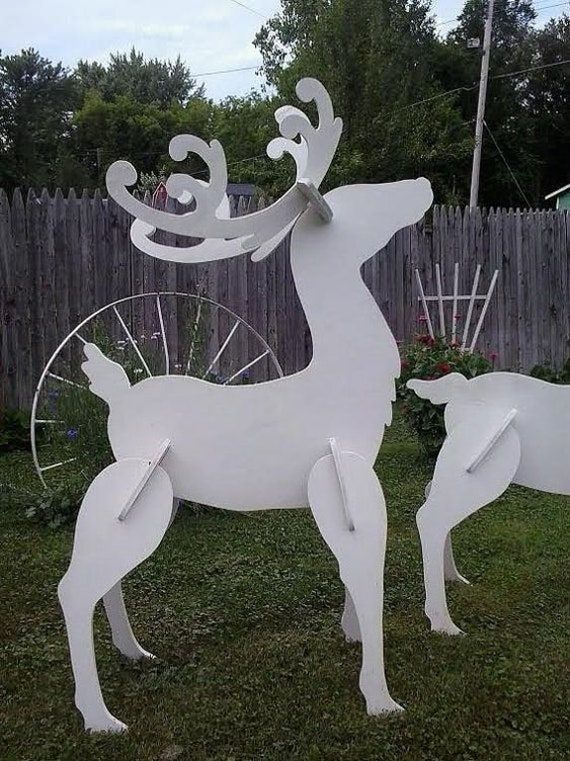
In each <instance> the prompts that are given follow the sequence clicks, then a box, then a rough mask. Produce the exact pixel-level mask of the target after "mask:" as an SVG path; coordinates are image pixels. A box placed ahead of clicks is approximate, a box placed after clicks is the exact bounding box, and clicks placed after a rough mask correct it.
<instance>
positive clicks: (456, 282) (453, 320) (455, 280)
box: [451, 262, 459, 344]
mask: <svg viewBox="0 0 570 761" xmlns="http://www.w3.org/2000/svg"><path fill="white" fill-rule="evenodd" d="M458 290H459V262H455V269H454V272H453V314H452V317H451V343H452V344H454V343H455V336H456V335H457V317H458V314H457V291H458Z"/></svg>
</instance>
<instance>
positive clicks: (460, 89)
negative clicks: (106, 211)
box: [397, 58, 570, 111]
mask: <svg viewBox="0 0 570 761" xmlns="http://www.w3.org/2000/svg"><path fill="white" fill-rule="evenodd" d="M567 63H570V58H568V59H566V60H564V61H555V62H554V63H543V64H541V65H540V66H531V67H530V68H528V69H520V70H519V71H508V72H505V73H504V74H494V75H493V76H492V77H489V79H508V78H509V77H516V76H519V75H520V74H526V73H528V72H529V71H540V70H541V69H549V68H551V67H553V66H563V65H564V64H567ZM478 84H479V82H474V83H473V84H472V85H463V86H462V87H454V88H453V90H446V92H440V93H438V94H437V95H433V96H432V97H431V98H424V99H423V100H417V101H415V102H414V103H408V105H407V106H402V108H399V109H397V110H398V111H403V110H405V109H406V108H412V106H421V105H422V104H423V103H429V102H430V101H432V100H438V99H439V98H445V97H446V96H447V95H454V94H455V93H457V92H469V91H470V90H474V89H475V88H476V87H477V85H478Z"/></svg>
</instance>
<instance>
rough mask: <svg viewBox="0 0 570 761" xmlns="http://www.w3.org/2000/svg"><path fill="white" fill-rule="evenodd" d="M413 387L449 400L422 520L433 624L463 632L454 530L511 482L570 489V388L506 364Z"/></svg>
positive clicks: (566, 491)
mask: <svg viewBox="0 0 570 761" xmlns="http://www.w3.org/2000/svg"><path fill="white" fill-rule="evenodd" d="M408 387H409V388H411V389H412V390H413V391H415V393H416V394H417V395H418V396H420V397H421V398H422V399H429V400H430V401H432V402H433V403H434V404H446V405H447V406H446V408H445V428H446V431H447V438H446V439H445V441H444V443H443V446H442V448H441V451H440V453H439V455H438V458H437V462H436V466H435V470H434V474H433V480H432V482H431V486H430V487H429V488H428V489H426V501H425V503H424V504H423V505H422V507H420V509H419V510H418V513H417V516H416V521H417V525H418V530H419V533H420V540H421V544H422V556H423V566H424V585H425V592H426V602H425V612H426V615H427V616H428V618H429V619H430V622H431V628H432V629H433V630H434V631H439V632H444V633H446V634H460V633H461V630H460V629H459V628H458V627H457V626H456V625H455V624H454V623H453V621H452V619H451V616H450V615H449V610H448V608H447V599H446V595H445V581H446V579H448V580H450V581H463V582H465V579H464V578H463V576H461V575H460V574H459V573H458V572H457V569H456V567H455V562H454V559H453V552H452V548H451V534H450V532H451V530H452V529H453V528H454V527H455V526H457V525H458V524H459V523H461V521H462V520H464V519H465V518H467V516H469V515H473V513H475V512H476V511H477V510H479V509H480V508H481V507H483V506H485V505H488V504H489V503H490V502H492V501H493V500H495V499H497V497H500V495H501V494H502V493H503V492H504V491H505V490H506V488H507V487H508V486H509V484H511V483H514V484H520V485H521V486H528V487H530V488H531V489H539V490H540V491H545V492H551V493H554V494H568V495H570V470H569V468H568V456H567V451H568V450H567V439H568V431H569V430H570V388H569V387H568V386H561V385H556V384H553V383H546V382H545V381H543V380H539V379H538V378H531V377H530V376H528V375H518V374H517V373H502V372H497V373H488V374H487V375H481V376H479V377H477V378H472V379H471V380H467V379H466V378H464V377H463V376H462V375H459V373H451V374H449V375H445V376H443V377H442V378H439V379H437V380H431V381H423V380H418V379H412V380H410V381H408Z"/></svg>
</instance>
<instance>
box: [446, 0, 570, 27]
mask: <svg viewBox="0 0 570 761" xmlns="http://www.w3.org/2000/svg"><path fill="white" fill-rule="evenodd" d="M506 2H508V0H506ZM568 4H569V3H568V0H566V2H564V3H554V4H552V5H537V6H536V8H534V10H535V11H545V10H547V9H548V8H560V7H561V6H562V5H568ZM500 5H501V3H499V6H500ZM454 21H459V16H456V17H455V18H450V19H447V20H446V21H437V22H436V26H445V25H446V24H453V22H454Z"/></svg>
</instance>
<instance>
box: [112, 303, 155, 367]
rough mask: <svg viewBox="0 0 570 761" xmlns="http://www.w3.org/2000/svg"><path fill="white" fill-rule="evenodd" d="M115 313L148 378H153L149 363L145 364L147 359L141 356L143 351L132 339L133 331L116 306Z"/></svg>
mask: <svg viewBox="0 0 570 761" xmlns="http://www.w3.org/2000/svg"><path fill="white" fill-rule="evenodd" d="M113 312H114V313H115V314H116V316H117V319H118V320H119V322H120V323H121V327H122V328H123V330H124V331H125V334H126V336H127V338H128V339H129V341H130V343H131V346H132V347H133V349H134V350H135V351H136V353H137V356H138V358H139V359H140V361H141V362H142V365H143V367H144V369H145V370H146V372H147V375H148V377H149V378H152V373H151V371H150V370H149V367H148V365H147V363H146V362H145V359H144V357H143V355H142V354H141V350H140V349H139V347H138V346H137V342H136V341H135V339H134V338H133V337H132V335H131V331H130V330H129V329H128V328H127V326H126V325H125V321H124V320H123V318H122V317H121V315H120V314H119V310H118V309H117V307H115V306H114V307H113Z"/></svg>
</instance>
